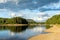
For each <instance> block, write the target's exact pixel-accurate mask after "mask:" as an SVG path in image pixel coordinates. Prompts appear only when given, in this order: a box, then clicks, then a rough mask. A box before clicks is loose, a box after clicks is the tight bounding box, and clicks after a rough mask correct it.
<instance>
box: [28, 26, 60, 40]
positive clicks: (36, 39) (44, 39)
mask: <svg viewBox="0 0 60 40" xmlns="http://www.w3.org/2000/svg"><path fill="white" fill-rule="evenodd" d="M58 26H59V25H58ZM58 26H57V25H53V27H51V28H49V29H47V30H45V32H50V33H47V34H39V35H36V36H33V37H30V38H29V39H28V40H60V28H59V27H60V26H59V27H58Z"/></svg>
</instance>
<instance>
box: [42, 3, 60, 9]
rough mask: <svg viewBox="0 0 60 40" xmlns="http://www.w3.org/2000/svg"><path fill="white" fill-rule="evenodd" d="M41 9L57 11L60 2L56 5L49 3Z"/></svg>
mask: <svg viewBox="0 0 60 40" xmlns="http://www.w3.org/2000/svg"><path fill="white" fill-rule="evenodd" d="M42 8H46V9H48V8H50V9H58V8H60V2H58V3H50V4H48V5H44V6H43V7H42Z"/></svg>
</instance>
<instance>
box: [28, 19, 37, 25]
mask: <svg viewBox="0 0 60 40" xmlns="http://www.w3.org/2000/svg"><path fill="white" fill-rule="evenodd" d="M27 21H28V24H37V22H35V21H34V20H32V19H27Z"/></svg>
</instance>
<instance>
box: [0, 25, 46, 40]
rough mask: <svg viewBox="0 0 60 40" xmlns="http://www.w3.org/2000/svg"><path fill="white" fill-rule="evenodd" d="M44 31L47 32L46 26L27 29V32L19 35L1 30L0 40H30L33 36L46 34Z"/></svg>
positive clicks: (18, 33)
mask: <svg viewBox="0 0 60 40" xmlns="http://www.w3.org/2000/svg"><path fill="white" fill-rule="evenodd" d="M44 30H46V28H45V26H36V27H33V28H27V29H26V30H24V31H22V32H17V33H16V32H12V31H10V30H6V29H5V30H0V40H28V38H30V37H32V36H35V35H38V34H43V33H46V32H44Z"/></svg>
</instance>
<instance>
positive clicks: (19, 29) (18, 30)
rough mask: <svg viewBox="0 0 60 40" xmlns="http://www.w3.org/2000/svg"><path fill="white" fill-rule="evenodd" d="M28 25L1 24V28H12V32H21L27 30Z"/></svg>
mask: <svg viewBox="0 0 60 40" xmlns="http://www.w3.org/2000/svg"><path fill="white" fill-rule="evenodd" d="M27 27H28V26H17V27H16V26H15V27H14V26H11V27H10V26H9V27H8V26H1V27H0V30H11V31H12V32H21V31H24V30H26V28H27Z"/></svg>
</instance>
